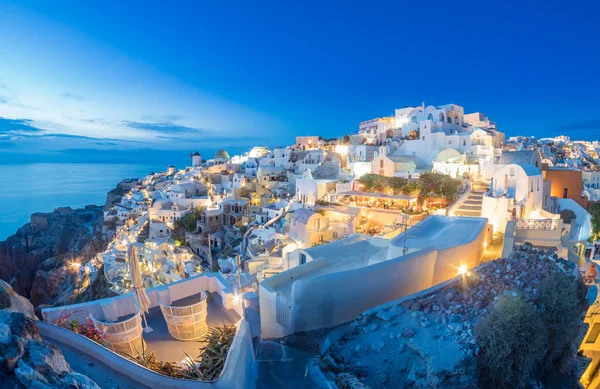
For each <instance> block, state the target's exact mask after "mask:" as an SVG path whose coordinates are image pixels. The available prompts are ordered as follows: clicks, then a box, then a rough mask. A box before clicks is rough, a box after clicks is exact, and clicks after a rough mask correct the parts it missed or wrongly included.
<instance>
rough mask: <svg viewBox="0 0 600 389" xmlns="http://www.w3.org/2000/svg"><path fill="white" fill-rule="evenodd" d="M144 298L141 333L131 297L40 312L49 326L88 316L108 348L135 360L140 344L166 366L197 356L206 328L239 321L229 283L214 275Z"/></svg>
mask: <svg viewBox="0 0 600 389" xmlns="http://www.w3.org/2000/svg"><path fill="white" fill-rule="evenodd" d="M147 293H148V297H149V298H150V301H151V306H150V310H149V313H148V314H146V320H147V323H148V326H149V327H150V328H151V329H152V331H150V332H146V331H143V332H142V323H143V320H142V317H141V315H140V312H139V309H138V307H137V304H136V301H135V299H134V297H133V295H132V294H127V295H122V296H118V297H112V298H107V299H101V300H96V301H92V302H88V303H83V304H75V305H69V306H64V307H59V308H49V309H44V310H43V312H42V315H43V317H44V321H46V322H49V323H57V322H59V321H60V320H61V319H62V318H67V319H66V321H67V322H68V321H71V320H77V321H78V322H79V323H84V322H85V321H86V320H87V318H88V317H89V318H91V320H92V322H93V323H94V325H95V326H96V328H98V329H99V330H101V331H102V332H104V333H105V334H106V336H107V337H106V339H105V347H107V348H108V349H111V350H113V351H116V352H118V353H120V354H122V355H123V356H125V357H128V356H130V355H136V354H137V353H139V352H140V351H141V343H142V339H143V342H144V344H145V346H146V353H147V354H148V353H150V352H154V353H155V354H156V357H157V359H159V360H161V361H168V362H179V361H182V360H183V359H185V358H186V353H187V354H188V355H190V356H191V357H193V358H194V357H197V356H198V353H199V350H200V348H201V343H200V342H199V341H198V339H199V338H200V337H201V336H202V335H203V334H204V331H205V330H206V328H208V327H211V326H217V325H220V326H222V325H233V324H235V323H237V322H238V321H239V320H240V317H241V316H242V308H241V305H240V301H239V299H236V298H235V296H234V294H233V290H232V289H231V287H230V286H229V284H228V283H227V282H226V281H225V280H224V279H223V278H222V277H221V276H220V275H218V274H215V273H209V274H202V275H200V276H196V277H191V278H188V279H186V280H182V281H179V282H175V283H172V284H169V285H163V286H159V287H155V288H150V289H148V290H147ZM161 308H162V312H161ZM165 311H166V312H167V314H165ZM188 314H189V315H188ZM189 328H192V329H193V330H194V331H193V334H191V333H190V332H184V331H181V329H184V330H189ZM178 330H179V332H178ZM140 337H141V338H140ZM177 337H178V338H180V339H186V341H182V340H178V339H177ZM187 339H189V340H187Z"/></svg>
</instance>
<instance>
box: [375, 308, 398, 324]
mask: <svg viewBox="0 0 600 389" xmlns="http://www.w3.org/2000/svg"><path fill="white" fill-rule="evenodd" d="M404 312H405V309H404V308H403V307H402V306H400V305H398V306H396V307H394V308H392V309H389V310H387V311H383V310H381V311H377V317H378V318H379V319H381V320H383V321H390V320H392V319H393V318H395V317H396V316H399V315H402V314H403V313H404Z"/></svg>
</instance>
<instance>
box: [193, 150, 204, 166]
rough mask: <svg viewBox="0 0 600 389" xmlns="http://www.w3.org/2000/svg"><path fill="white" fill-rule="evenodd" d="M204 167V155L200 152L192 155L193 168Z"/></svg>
mask: <svg viewBox="0 0 600 389" xmlns="http://www.w3.org/2000/svg"><path fill="white" fill-rule="evenodd" d="M200 165H202V155H200V153H199V152H197V151H196V152H195V153H194V154H192V167H200Z"/></svg>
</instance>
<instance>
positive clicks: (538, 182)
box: [537, 180, 542, 192]
mask: <svg viewBox="0 0 600 389" xmlns="http://www.w3.org/2000/svg"><path fill="white" fill-rule="evenodd" d="M541 181H542V180H537V191H538V192H539V191H540V182H541Z"/></svg>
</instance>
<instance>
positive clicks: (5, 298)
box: [0, 280, 12, 309]
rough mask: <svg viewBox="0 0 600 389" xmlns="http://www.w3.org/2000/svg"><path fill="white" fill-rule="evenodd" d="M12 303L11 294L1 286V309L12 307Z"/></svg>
mask: <svg viewBox="0 0 600 389" xmlns="http://www.w3.org/2000/svg"><path fill="white" fill-rule="evenodd" d="M0 281H1V280H0ZM2 282H4V281H2ZM11 305H12V302H11V301H10V296H9V295H8V293H7V292H6V291H5V290H4V289H3V288H0V309H5V308H10V306H11Z"/></svg>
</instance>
